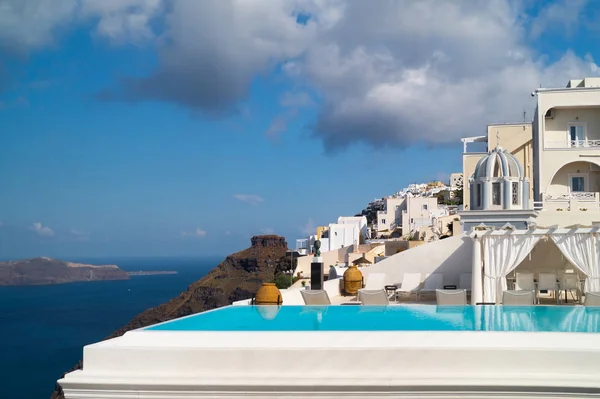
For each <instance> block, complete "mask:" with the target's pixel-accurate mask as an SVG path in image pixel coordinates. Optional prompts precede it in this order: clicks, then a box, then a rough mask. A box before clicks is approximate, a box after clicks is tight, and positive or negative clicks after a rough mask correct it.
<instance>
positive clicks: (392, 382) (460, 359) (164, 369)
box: [59, 330, 600, 399]
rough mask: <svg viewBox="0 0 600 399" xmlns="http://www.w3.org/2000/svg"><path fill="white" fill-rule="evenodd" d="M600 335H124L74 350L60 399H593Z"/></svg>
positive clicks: (599, 385)
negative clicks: (76, 355) (77, 364)
mask: <svg viewBox="0 0 600 399" xmlns="http://www.w3.org/2000/svg"><path fill="white" fill-rule="evenodd" d="M598 359H600V336H599V334H594V333H576V334H574V333H556V332H553V333H543V332H536V333H529V332H489V331H486V332H477V331H435V332H434V331H354V332H346V331H341V332H340V331H308V332H307V331H303V332H299V331H289V332H281V331H272V332H268V331H255V332H249V331H239V332H222V331H217V332H210V331H193V332H190V331H146V330H135V331H130V332H128V333H126V334H125V335H123V336H122V337H119V338H114V339H111V340H107V341H103V342H99V343H96V344H92V345H88V346H86V347H85V348H84V359H83V362H84V368H83V370H79V371H75V372H72V373H69V374H67V375H66V376H65V378H64V379H62V380H60V381H59V383H60V384H61V386H62V387H63V388H64V391H65V394H66V398H67V399H84V398H85V399H92V398H93V399H116V398H119V399H124V398H137V399H159V398H160V399H167V398H169V399H170V398H173V399H179V398H186V399H190V398H228V399H233V398H236V399H237V398H240V399H241V398H247V397H255V398H275V397H278V398H281V397H296V398H300V397H315V398H320V399H329V398H342V397H344V398H346V397H355V398H359V397H360V398H382V397H386V398H390V397H402V398H433V397H436V398H439V397H452V398H461V397H471V398H472V397H483V396H485V397H503V398H522V397H536V398H551V397H570V398H579V397H581V398H583V397H586V398H590V397H599V398H600V377H599V376H600V361H598Z"/></svg>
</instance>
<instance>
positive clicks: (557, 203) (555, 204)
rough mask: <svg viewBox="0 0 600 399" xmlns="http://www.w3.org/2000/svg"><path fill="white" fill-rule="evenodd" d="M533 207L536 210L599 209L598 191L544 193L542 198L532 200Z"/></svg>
mask: <svg viewBox="0 0 600 399" xmlns="http://www.w3.org/2000/svg"><path fill="white" fill-rule="evenodd" d="M533 209H535V210H537V211H541V210H550V211H588V210H589V211H600V193H597V192H574V193H564V194H544V200H543V201H536V202H534V203H533Z"/></svg>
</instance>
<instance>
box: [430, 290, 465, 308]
mask: <svg viewBox="0 0 600 399" xmlns="http://www.w3.org/2000/svg"><path fill="white" fill-rule="evenodd" d="M435 298H436V300H437V304H438V306H466V304H467V290H464V289H459V290H435Z"/></svg>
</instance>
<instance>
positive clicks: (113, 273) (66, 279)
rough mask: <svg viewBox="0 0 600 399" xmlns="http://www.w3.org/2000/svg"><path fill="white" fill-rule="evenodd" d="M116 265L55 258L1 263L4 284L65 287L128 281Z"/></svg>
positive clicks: (125, 274) (0, 282) (1, 279)
mask: <svg viewBox="0 0 600 399" xmlns="http://www.w3.org/2000/svg"><path fill="white" fill-rule="evenodd" d="M128 278H129V275H128V274H127V273H126V272H124V271H123V270H121V269H119V267H118V266H116V265H100V266H97V265H88V264H83V263H73V262H65V261H62V260H58V259H51V258H33V259H24V260H16V261H9V262H0V285H44V284H63V283H72V282H76V281H99V280H127V279H128Z"/></svg>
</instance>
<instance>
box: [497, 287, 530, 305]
mask: <svg viewBox="0 0 600 399" xmlns="http://www.w3.org/2000/svg"><path fill="white" fill-rule="evenodd" d="M534 298H535V291H526V290H508V291H504V292H503V293H502V305H506V306H531V305H533V300H534Z"/></svg>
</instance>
